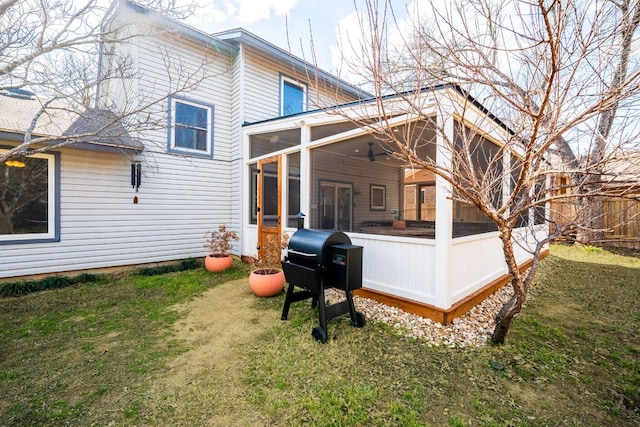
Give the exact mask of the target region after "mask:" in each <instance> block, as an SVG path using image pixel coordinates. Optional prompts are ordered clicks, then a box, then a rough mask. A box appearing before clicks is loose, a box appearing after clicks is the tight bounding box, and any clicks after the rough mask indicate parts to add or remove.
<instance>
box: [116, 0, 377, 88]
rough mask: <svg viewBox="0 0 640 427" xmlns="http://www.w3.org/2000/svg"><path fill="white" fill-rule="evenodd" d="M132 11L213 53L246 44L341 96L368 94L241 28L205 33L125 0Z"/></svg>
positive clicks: (234, 52)
mask: <svg viewBox="0 0 640 427" xmlns="http://www.w3.org/2000/svg"><path fill="white" fill-rule="evenodd" d="M125 4H126V5H127V6H128V7H130V8H131V9H132V10H134V11H136V12H138V13H140V14H143V15H146V16H150V17H153V18H154V19H155V20H156V21H157V22H158V23H159V24H160V25H162V26H164V27H165V28H167V29H168V30H171V31H177V32H179V33H180V35H182V36H183V37H186V38H188V39H190V40H193V41H195V42H198V43H202V44H204V45H206V46H213V47H214V48H215V49H216V50H219V51H224V52H227V53H230V54H232V55H234V54H236V53H237V52H238V51H239V45H240V44H246V45H247V46H251V47H253V48H254V49H257V50H259V51H260V52H262V53H264V54H265V55H267V56H268V57H271V58H273V59H275V60H276V61H278V62H281V63H285V64H287V65H288V66H292V67H293V68H294V69H295V70H296V71H297V72H299V73H301V74H302V75H309V76H312V77H316V76H317V78H318V79H319V80H320V81H321V82H324V83H325V84H328V85H330V86H332V87H337V88H339V89H340V90H341V91H343V92H344V93H345V94H348V95H350V96H353V97H357V98H363V97H364V98H368V97H371V96H372V95H371V94H370V93H367V92H365V91H363V90H362V89H360V88H358V87H357V86H354V85H352V84H350V83H348V82H346V81H344V80H341V79H339V78H338V77H336V76H334V75H332V74H330V73H328V72H327V71H324V70H322V69H320V68H318V67H316V66H315V65H314V64H311V63H309V62H307V61H305V60H303V59H300V58H298V57H297V56H295V55H293V54H291V53H289V52H287V51H286V50H284V49H281V48H279V47H277V46H275V45H273V44H271V43H269V42H267V41H266V40H264V39H262V38H260V37H258V36H256V35H255V34H252V33H250V32H249V31H247V30H245V29H243V28H235V29H232V30H227V31H222V32H218V33H214V34H207V33H205V32H203V31H200V30H198V29H196V28H193V27H190V26H189V25H186V24H184V23H182V22H180V21H177V20H175V19H172V18H170V17H168V16H166V15H164V14H162V13H160V12H157V11H154V10H151V9H149V8H147V7H145V6H142V5H139V4H137V3H134V2H132V1H126V3H125Z"/></svg>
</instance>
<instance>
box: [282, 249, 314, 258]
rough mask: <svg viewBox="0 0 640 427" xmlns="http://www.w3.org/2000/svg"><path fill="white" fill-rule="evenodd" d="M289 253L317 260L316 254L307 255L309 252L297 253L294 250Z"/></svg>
mask: <svg viewBox="0 0 640 427" xmlns="http://www.w3.org/2000/svg"><path fill="white" fill-rule="evenodd" d="M288 252H289V253H290V254H294V255H300V256H304V257H309V258H312V257H313V258H315V256H316V254H310V253H307V252H300V251H295V250H293V249H289V250H288Z"/></svg>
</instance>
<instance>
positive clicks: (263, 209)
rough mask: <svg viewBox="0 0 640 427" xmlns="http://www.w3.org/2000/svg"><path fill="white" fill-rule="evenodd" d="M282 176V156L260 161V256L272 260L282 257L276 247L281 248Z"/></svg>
mask: <svg viewBox="0 0 640 427" xmlns="http://www.w3.org/2000/svg"><path fill="white" fill-rule="evenodd" d="M281 176H282V171H281V164H280V156H274V157H269V158H268V159H264V160H260V161H259V162H258V207H257V211H258V212H257V213H258V257H259V258H260V259H265V260H266V259H267V257H272V258H273V260H269V261H270V262H277V261H278V260H279V257H280V251H279V250H275V249H276V248H280V233H281V224H280V212H281V209H280V200H281V192H280V189H281ZM276 257H277V258H276Z"/></svg>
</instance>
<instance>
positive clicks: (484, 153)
mask: <svg viewBox="0 0 640 427" xmlns="http://www.w3.org/2000/svg"><path fill="white" fill-rule="evenodd" d="M639 11H640V2H638V1H637V0H624V1H620V2H614V1H607V0H603V1H596V2H592V1H588V2H587V1H582V0H563V1H543V0H539V1H532V2H518V1H507V0H495V1H494V0H457V1H451V2H449V1H447V2H445V1H438V0H425V1H416V2H413V3H412V8H411V9H409V10H407V11H405V12H408V18H402V19H401V18H400V17H399V16H397V15H396V12H398V11H397V10H394V9H393V8H392V7H391V2H390V1H384V0H382V1H378V0H364V1H363V7H362V8H361V10H360V15H359V16H360V28H359V37H358V38H350V39H348V40H345V41H344V43H343V45H342V47H343V51H344V58H345V60H344V65H343V67H345V68H346V69H347V70H348V71H349V72H350V73H351V74H353V75H356V76H358V77H359V78H360V80H361V83H362V84H366V85H367V87H368V88H369V89H370V91H371V92H372V93H373V94H375V96H376V100H377V102H376V103H375V105H376V113H375V116H376V117H377V121H375V122H374V123H372V121H371V118H370V117H364V116H362V117H360V118H357V117H356V118H354V117H353V116H352V115H351V116H348V117H349V118H350V120H353V121H354V122H356V123H358V124H359V125H361V126H366V127H367V128H369V129H371V131H372V132H373V133H374V134H375V135H376V136H377V137H378V139H379V140H380V143H381V144H383V145H384V146H385V149H387V150H389V151H393V153H394V155H395V156H396V157H398V158H401V159H403V160H404V161H406V163H407V164H410V165H412V166H414V167H419V168H424V169H426V170H428V171H430V172H433V173H434V174H435V175H436V176H437V177H439V178H440V179H442V180H443V181H444V182H446V183H448V185H449V186H450V187H451V198H452V199H453V201H454V203H461V204H463V205H467V206H473V207H475V208H476V209H477V210H478V211H479V212H481V213H482V215H484V216H485V217H486V218H488V219H489V220H490V221H491V222H493V223H494V224H495V226H496V227H497V230H498V231H499V235H500V240H501V242H502V248H503V253H504V260H505V263H506V265H507V268H508V272H509V276H510V283H511V286H512V288H513V290H514V295H513V297H512V298H511V299H510V300H509V301H508V302H507V303H506V304H505V305H504V307H503V308H502V309H501V310H500V312H499V314H498V316H497V319H496V320H497V323H496V327H495V330H494V332H493V336H492V341H493V342H494V343H502V342H504V340H505V338H506V335H507V333H508V330H509V327H510V325H511V322H512V319H513V317H514V316H515V315H516V314H517V313H519V312H520V310H521V308H522V305H523V303H524V301H525V299H526V296H527V293H528V291H529V288H530V286H531V284H532V283H533V279H534V276H535V274H536V270H537V268H538V264H539V260H540V254H541V251H542V250H543V249H544V248H545V245H546V244H547V243H548V242H549V241H550V240H551V239H553V238H554V237H556V236H557V235H558V234H560V233H562V232H563V229H562V227H556V228H555V230H554V232H553V233H544V237H541V238H539V239H538V240H537V243H536V244H535V245H534V246H533V247H532V248H531V255H532V258H533V264H532V266H531V268H530V269H529V270H528V271H526V272H521V271H520V270H519V267H518V264H517V262H516V257H515V254H514V248H515V247H516V246H517V245H519V244H520V241H519V237H517V236H518V230H519V229H520V228H521V227H522V226H523V225H524V224H525V223H529V224H531V226H532V227H533V229H532V230H531V231H532V235H534V236H535V235H539V233H538V234H536V227H538V228H539V227H540V226H541V224H542V223H543V222H544V221H549V220H550V218H549V217H548V216H547V214H546V211H545V209H544V207H545V206H546V205H547V204H548V203H549V202H550V201H552V200H557V199H562V198H568V197H569V196H568V195H567V194H561V193H563V192H559V191H557V190H558V188H554V186H552V185H551V186H549V185H545V182H549V181H550V180H549V179H548V178H549V176H551V175H553V174H556V173H558V172H561V171H562V172H563V173H567V174H569V175H570V176H571V178H572V183H571V187H573V188H575V189H576V191H579V192H580V196H581V197H582V198H583V199H584V200H585V203H586V202H588V203H592V201H593V200H597V197H598V196H601V195H602V194H603V193H602V192H603V185H602V184H603V177H604V176H605V175H604V173H603V171H604V170H605V169H606V162H607V160H608V159H609V158H611V157H613V156H614V155H615V154H616V153H618V152H620V151H621V150H629V149H631V148H637V145H636V144H637V142H635V141H637V138H636V137H637V128H636V127H635V126H629V125H630V124H631V123H630V120H629V119H630V118H631V117H632V115H633V114H634V109H635V108H637V104H638V94H639V92H640V84H639V83H640V66H638V63H637V61H636V60H635V59H634V58H633V56H632V53H633V51H632V47H633V41H634V40H635V38H634V37H635V35H636V29H637V27H638V22H637V20H638V18H639V15H638V12H639ZM398 54H400V55H402V58H401V59H398ZM399 66H401V68H398V67H399ZM406 79H410V83H411V84H408V82H407V80H406ZM434 82H436V83H437V84H440V85H453V86H452V87H454V88H456V91H457V92H458V93H459V94H462V95H464V98H465V99H467V101H466V102H464V103H463V107H462V108H460V109H459V110H457V111H454V112H453V113H454V115H455V117H457V119H456V124H455V127H456V129H455V132H454V135H455V136H454V137H453V138H451V137H450V136H448V135H451V133H450V132H449V133H447V132H446V129H445V126H446V124H445V123H442V121H439V120H437V119H436V120H433V117H425V116H424V113H423V111H424V107H423V105H422V104H420V102H422V101H423V100H424V97H422V96H421V93H422V90H423V88H424V87H425V86H431V85H433V84H434ZM390 95H391V96H393V98H394V99H395V100H396V101H395V105H397V104H398V103H401V104H402V105H403V109H404V110H405V111H406V112H409V113H411V114H413V115H414V116H415V117H418V118H420V120H419V121H416V122H415V123H419V122H420V121H429V120H432V121H434V123H435V124H434V126H435V128H436V129H437V131H438V134H439V135H440V136H441V138H442V140H443V141H444V142H443V143H442V147H440V149H441V150H443V153H444V155H445V157H448V158H450V162H448V163H447V162H444V163H442V162H436V159H434V158H428V157H425V156H424V154H423V153H421V151H420V149H419V148H420V145H421V141H424V135H423V132H424V128H423V127H421V126H418V125H407V126H405V127H404V128H403V129H404V130H403V131H402V132H398V129H397V123H394V121H393V119H392V117H393V116H394V115H397V111H391V109H390V108H389V103H387V102H385V101H384V100H383V98H384V97H389V96H390ZM476 99H477V100H479V101H480V102H481V104H482V105H483V106H485V107H486V108H487V110H488V112H489V113H490V114H492V115H493V118H494V119H495V121H496V122H500V123H502V124H505V125H506V126H504V132H503V135H502V141H493V142H491V141H490V143H487V140H486V139H485V138H484V137H483V136H482V133H481V132H478V131H476V129H480V128H481V127H480V124H478V123H474V122H473V119H472V117H473V114H471V113H472V111H474V109H478V108H479V106H478V104H477V103H475V102H474V100H476ZM435 102H437V103H439V108H441V111H442V113H445V112H446V113H452V112H451V111H450V109H451V105H452V103H450V102H449V100H448V99H446V98H445V97H442V96H436V97H435ZM343 114H344V115H345V117H347V115H346V114H345V113H343ZM438 117H442V115H441V114H438ZM476 125H478V126H477V127H476ZM557 158H560V159H561V160H562V161H561V162H556V161H555V159H557ZM505 180H508V181H509V182H510V186H509V190H508V191H503V189H504V182H505ZM587 216H588V217H589V218H590V219H591V220H593V219H595V218H596V217H597V214H595V213H594V212H588V213H587ZM528 219H530V220H531V221H528ZM583 220H584V218H583ZM536 223H537V224H538V225H535V224H536Z"/></svg>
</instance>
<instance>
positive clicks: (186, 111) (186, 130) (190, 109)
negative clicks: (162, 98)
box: [168, 97, 213, 157]
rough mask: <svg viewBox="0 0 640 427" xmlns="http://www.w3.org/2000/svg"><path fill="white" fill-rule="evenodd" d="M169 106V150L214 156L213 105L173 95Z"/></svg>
mask: <svg viewBox="0 0 640 427" xmlns="http://www.w3.org/2000/svg"><path fill="white" fill-rule="evenodd" d="M169 106H170V109H169V143H168V145H169V151H170V152H177V153H182V154H191V155H196V156H198V155H200V156H207V157H212V156H213V105H209V104H203V103H199V102H194V101H191V100H188V99H184V98H174V97H172V98H170V100H169Z"/></svg>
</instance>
